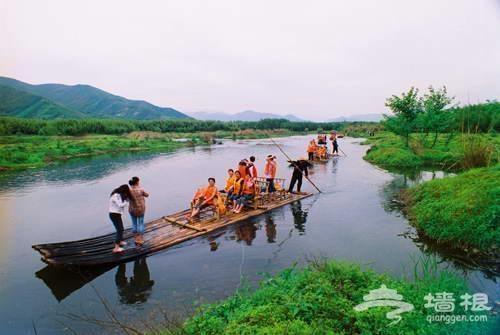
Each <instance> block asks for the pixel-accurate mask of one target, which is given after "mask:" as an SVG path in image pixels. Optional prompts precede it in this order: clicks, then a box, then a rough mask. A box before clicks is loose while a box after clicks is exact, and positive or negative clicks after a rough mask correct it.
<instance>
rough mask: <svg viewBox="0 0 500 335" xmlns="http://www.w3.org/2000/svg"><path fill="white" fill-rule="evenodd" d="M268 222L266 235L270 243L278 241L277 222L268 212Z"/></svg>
mask: <svg viewBox="0 0 500 335" xmlns="http://www.w3.org/2000/svg"><path fill="white" fill-rule="evenodd" d="M265 222H266V236H267V242H268V243H275V242H276V223H274V219H273V217H272V215H270V214H267V215H266V217H265Z"/></svg>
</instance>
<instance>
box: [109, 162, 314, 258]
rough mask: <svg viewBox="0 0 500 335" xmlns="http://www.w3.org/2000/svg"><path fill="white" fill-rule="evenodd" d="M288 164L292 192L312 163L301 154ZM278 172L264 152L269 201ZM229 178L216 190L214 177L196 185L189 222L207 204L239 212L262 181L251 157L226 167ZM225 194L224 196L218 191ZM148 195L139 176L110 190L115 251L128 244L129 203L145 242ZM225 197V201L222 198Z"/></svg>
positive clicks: (139, 242)
mask: <svg viewBox="0 0 500 335" xmlns="http://www.w3.org/2000/svg"><path fill="white" fill-rule="evenodd" d="M288 162H289V163H290V167H292V168H293V173H292V178H291V180H290V186H289V188H288V192H290V193H292V192H293V189H294V188H295V184H297V192H298V193H300V192H301V186H302V176H303V175H305V176H306V178H307V176H308V168H309V167H311V166H312V165H311V164H310V163H309V162H308V160H307V158H305V157H301V158H299V159H298V160H296V161H288ZM276 171H277V161H276V156H274V155H267V156H266V163H265V166H264V178H262V179H265V181H266V182H265V185H266V190H265V191H266V192H268V193H269V197H270V200H271V201H273V199H274V194H275V192H276V187H277V186H276V185H275V178H276ZM227 174H228V177H227V179H226V184H225V186H224V188H223V189H221V190H219V189H218V188H217V186H216V182H215V178H213V177H210V178H208V185H207V186H206V187H202V188H199V189H198V190H197V191H196V193H195V195H194V196H193V198H192V199H191V213H190V214H189V215H187V216H186V219H187V220H188V221H193V219H194V218H195V217H197V216H198V215H199V213H200V211H201V210H202V209H204V208H206V207H208V206H216V207H218V209H219V213H224V212H225V211H226V210H227V207H230V208H231V209H232V212H233V213H240V212H241V211H242V210H243V208H244V207H245V206H246V205H248V203H249V202H250V201H251V200H252V199H253V198H254V196H255V193H256V187H261V186H262V183H261V184H258V186H256V181H257V178H258V177H259V175H258V170H257V167H256V164H255V157H254V156H251V157H249V158H248V159H246V158H245V159H242V160H241V161H240V162H239V163H238V167H237V168H235V169H228V171H227ZM222 193H223V194H225V195H226V196H225V197H223V196H221V194H222ZM147 197H149V194H148V193H147V192H146V191H144V189H143V188H142V187H141V185H140V180H139V178H138V177H132V178H131V179H130V180H129V182H128V185H127V184H123V185H121V186H119V187H117V188H116V189H114V190H113V192H111V195H110V198H109V218H110V219H111V222H112V223H113V225H114V226H115V229H116V237H115V244H114V249H113V252H114V253H120V252H122V251H123V250H124V248H123V247H124V246H126V245H127V243H126V242H125V241H124V239H123V231H124V228H123V219H122V215H123V214H124V213H125V208H126V207H127V206H128V212H129V214H130V218H131V221H132V232H133V234H134V240H135V245H136V246H142V245H143V244H144V237H143V235H144V214H145V212H146V201H145V198H147ZM224 199H225V200H226V201H224Z"/></svg>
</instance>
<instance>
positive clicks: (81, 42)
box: [0, 0, 500, 121]
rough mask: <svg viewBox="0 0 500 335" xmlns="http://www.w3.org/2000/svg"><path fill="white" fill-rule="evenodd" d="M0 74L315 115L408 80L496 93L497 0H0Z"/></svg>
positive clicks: (353, 110) (361, 104) (206, 106)
mask: <svg viewBox="0 0 500 335" xmlns="http://www.w3.org/2000/svg"><path fill="white" fill-rule="evenodd" d="M0 76H7V77H12V78H16V79H18V80H21V81H25V82H28V83H31V84H42V83H61V84H67V85H74V84H88V85H92V86H95V87H98V88H100V89H103V90H105V91H108V92H110V93H113V94H117V95H120V96H124V97H127V98H129V99H137V100H146V101H148V102H151V103H153V104H156V105H159V106H163V107H172V108H175V109H177V110H179V111H181V112H184V113H192V112H198V111H210V112H225V113H230V114H234V113H237V112H241V111H244V110H254V111H258V112H263V113H275V114H281V115H285V114H294V115H296V116H298V117H301V118H304V119H310V120H318V121H319V120H326V119H330V118H335V117H339V116H349V115H356V114H370V113H383V112H386V107H385V106H384V103H385V100H386V99H387V98H388V97H390V96H391V95H393V94H401V93H402V92H404V91H407V90H408V89H409V88H410V87H411V86H415V87H418V88H419V89H420V90H421V92H424V91H425V90H426V89H427V87H428V86H429V85H433V86H434V87H440V86H443V85H446V86H447V88H448V92H449V93H450V95H452V96H455V102H457V103H461V104H466V103H477V102H483V101H485V100H486V99H499V100H500V0H419V1H410V0H377V1H373V0H371V1H370V0H364V1H359V0H349V1H347V0H343V1H336V0H325V1H319V0H317V1H315V0H311V1H304V0H303V1H295V0H286V1H282V0H267V1H261V0H252V1H250V0H248V1H239V0H210V1H207V0H205V1H203V0H200V1H194V0H179V1H170V0H163V1H160V0H159V1H148V0H144V1H128V0H105V1H103V0H101V1H94V0H85V1H80V0H71V1H68V0H32V1H27V0H0Z"/></svg>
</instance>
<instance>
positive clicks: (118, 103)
mask: <svg viewBox="0 0 500 335" xmlns="http://www.w3.org/2000/svg"><path fill="white" fill-rule="evenodd" d="M0 85H3V86H8V87H9V88H13V89H15V90H17V91H18V93H19V94H24V95H31V96H37V97H38V98H40V97H42V98H44V100H45V101H48V102H50V103H51V104H53V105H59V106H60V107H61V108H64V109H65V110H67V111H70V112H71V113H73V116H72V118H75V117H76V115H77V114H78V115H79V117H87V118H119V119H136V120H164V119H190V117H188V116H187V115H185V114H183V113H180V112H179V111H177V110H175V109H173V108H164V107H158V106H155V105H152V104H150V103H148V102H146V101H138V100H128V99H125V98H123V97H120V96H116V95H113V94H110V93H108V92H105V91H103V90H100V89H97V88H95V87H92V86H88V85H73V86H68V85H60V84H43V85H30V84H27V83H23V82H21V81H18V80H15V79H11V78H6V77H0ZM0 101H1V100H0ZM3 104H4V102H3V101H2V105H3ZM35 108H36V106H35V105H29V104H28V105H25V108H24V109H19V110H18V111H17V112H16V113H15V114H11V115H13V116H17V117H39V118H44V119H51V118H52V116H54V115H52V114H46V113H45V112H44V110H36V112H35V114H33V113H29V110H34V109H35ZM56 117H60V118H70V117H71V115H56Z"/></svg>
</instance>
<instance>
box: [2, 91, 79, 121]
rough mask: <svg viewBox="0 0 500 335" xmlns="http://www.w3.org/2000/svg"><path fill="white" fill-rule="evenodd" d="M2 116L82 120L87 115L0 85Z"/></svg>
mask: <svg viewBox="0 0 500 335" xmlns="http://www.w3.org/2000/svg"><path fill="white" fill-rule="evenodd" d="M0 116H13V117H23V118H38V119H81V118H85V117H86V116H85V114H83V113H80V112H76V111H74V110H71V109H68V108H66V107H64V106H61V105H58V104H56V103H54V102H52V101H50V100H47V99H45V98H43V97H41V96H38V95H34V94H31V93H28V92H24V91H20V90H17V89H15V88H12V87H7V86H3V85H0Z"/></svg>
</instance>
